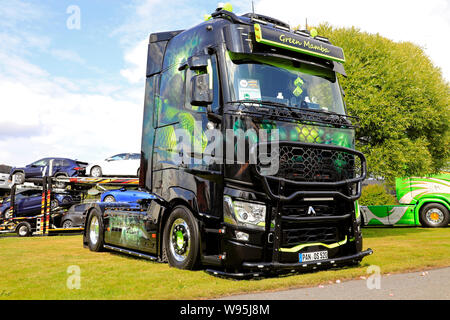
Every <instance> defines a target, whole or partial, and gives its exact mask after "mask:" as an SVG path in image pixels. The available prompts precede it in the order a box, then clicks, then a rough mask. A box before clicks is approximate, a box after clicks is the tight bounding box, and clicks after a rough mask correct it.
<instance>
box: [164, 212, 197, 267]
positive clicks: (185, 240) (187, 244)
mask: <svg viewBox="0 0 450 320" xmlns="http://www.w3.org/2000/svg"><path fill="white" fill-rule="evenodd" d="M199 237H200V236H199V228H198V224H197V220H196V219H195V217H194V215H193V214H192V212H191V211H190V210H189V209H188V208H186V207H185V206H177V207H175V209H174V210H173V211H172V212H171V213H170V216H169V219H168V220H167V223H166V225H165V228H164V248H165V251H166V255H167V260H168V262H169V265H170V266H172V267H176V268H179V269H187V270H192V269H194V268H195V267H196V266H197V264H198V260H199V259H198V257H199V247H200V246H199Z"/></svg>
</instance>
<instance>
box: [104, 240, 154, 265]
mask: <svg viewBox="0 0 450 320" xmlns="http://www.w3.org/2000/svg"><path fill="white" fill-rule="evenodd" d="M103 247H104V248H105V249H108V250H113V251H117V252H121V253H126V254H129V255H132V256H135V257H139V258H144V259H148V260H152V261H157V260H158V258H157V257H155V256H152V255H149V254H146V253H141V252H137V251H133V250H129V249H124V248H120V247H114V246H110V245H107V244H105V245H103Z"/></svg>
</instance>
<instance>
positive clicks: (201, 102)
mask: <svg viewBox="0 0 450 320" xmlns="http://www.w3.org/2000/svg"><path fill="white" fill-rule="evenodd" d="M191 88H192V89H191V90H192V92H191V105H193V106H207V105H210V104H212V102H213V93H212V90H211V89H210V88H209V74H207V73H204V74H197V75H195V76H193V77H192V79H191ZM208 111H209V110H208Z"/></svg>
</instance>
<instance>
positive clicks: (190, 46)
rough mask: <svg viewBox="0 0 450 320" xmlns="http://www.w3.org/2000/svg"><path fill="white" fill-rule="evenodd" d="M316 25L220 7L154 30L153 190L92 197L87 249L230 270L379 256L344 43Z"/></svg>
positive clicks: (148, 174)
mask: <svg viewBox="0 0 450 320" xmlns="http://www.w3.org/2000/svg"><path fill="white" fill-rule="evenodd" d="M315 33H316V32H314V31H311V32H310V31H308V30H295V31H294V30H292V29H291V28H290V27H289V25H287V24H286V23H284V22H282V21H279V20H277V19H274V18H271V17H267V16H263V15H259V14H255V13H249V14H244V15H242V16H238V15H236V14H234V13H232V12H231V11H230V10H226V9H224V8H218V9H217V10H216V11H214V12H213V13H212V14H211V16H209V17H207V19H205V21H204V22H203V23H201V24H199V25H197V26H195V27H193V28H190V29H187V30H180V31H170V32H161V33H153V34H151V35H150V39H149V45H148V58H147V70H146V75H147V78H146V88H145V104H144V117H143V129H142V150H141V170H140V177H139V184H140V187H141V189H143V190H146V191H147V192H148V193H150V194H151V195H153V197H152V198H150V199H144V200H139V201H138V205H136V204H131V203H120V202H118V203H95V204H92V205H91V206H90V207H89V208H88V209H87V214H86V224H85V231H84V237H83V242H84V246H85V247H89V249H90V250H92V251H100V250H104V249H107V250H115V251H120V252H124V253H128V254H132V255H136V256H140V257H146V258H150V259H152V260H158V261H167V262H168V263H169V264H170V265H171V266H174V267H177V268H182V269H194V268H197V267H198V266H200V265H201V266H203V267H206V269H207V270H208V271H210V272H213V273H215V274H218V275H223V276H229V277H252V276H259V275H263V274H273V273H284V272H296V271H303V270H305V271H306V270H308V271H309V270H313V269H320V268H332V267H338V266H342V265H352V264H358V263H359V262H360V261H361V260H362V258H363V257H365V256H366V255H369V254H371V253H372V250H371V249H367V250H365V251H363V250H362V236H361V229H360V224H361V216H360V213H359V209H358V203H357V199H358V198H359V196H360V194H361V182H362V180H363V179H364V178H365V176H366V161H365V158H364V156H363V154H361V153H360V152H357V151H356V150H355V148H354V144H355V133H354V132H355V125H356V124H355V123H354V122H355V121H356V120H357V119H356V120H355V118H354V117H351V116H348V115H346V108H345V103H344V101H343V90H342V88H341V86H340V85H339V82H338V77H337V74H338V73H339V74H342V75H344V76H345V71H344V68H343V65H342V63H344V62H345V57H344V53H343V50H342V49H341V48H339V47H336V46H333V45H332V44H331V43H330V42H329V40H328V39H326V38H324V37H320V36H318V35H317V34H315ZM262 131H265V132H266V135H265V136H264V135H261V132H262ZM180 132H182V133H184V135H183V134H180ZM211 133H213V134H211ZM220 136H222V137H225V138H220ZM264 137H265V139H264ZM239 143H240V145H239ZM212 145H214V146H215V147H216V148H215V149H214V148H211V146H212ZM230 145H231V147H230ZM180 146H182V147H180ZM242 146H244V152H243V153H240V152H241V150H242ZM221 149H223V150H221ZM258 150H259V151H260V153H259V154H260V155H262V156H264V155H266V158H261V159H259V158H257V157H255V155H257V152H258ZM239 154H240V155H241V157H240V158H239ZM256 158H257V159H256ZM236 159H237V160H236ZM239 159H241V161H239ZM242 159H243V161H242ZM255 159H256V160H255ZM267 159H270V160H271V161H272V162H270V164H268V163H269V162H268V160H267ZM263 160H264V161H263Z"/></svg>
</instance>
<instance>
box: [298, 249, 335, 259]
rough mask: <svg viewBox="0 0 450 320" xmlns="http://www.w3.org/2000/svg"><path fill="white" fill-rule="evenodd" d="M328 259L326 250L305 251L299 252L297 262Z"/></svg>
mask: <svg viewBox="0 0 450 320" xmlns="http://www.w3.org/2000/svg"><path fill="white" fill-rule="evenodd" d="M326 259H328V251H315V252H305V253H300V254H299V262H309V261H317V260H326Z"/></svg>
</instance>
